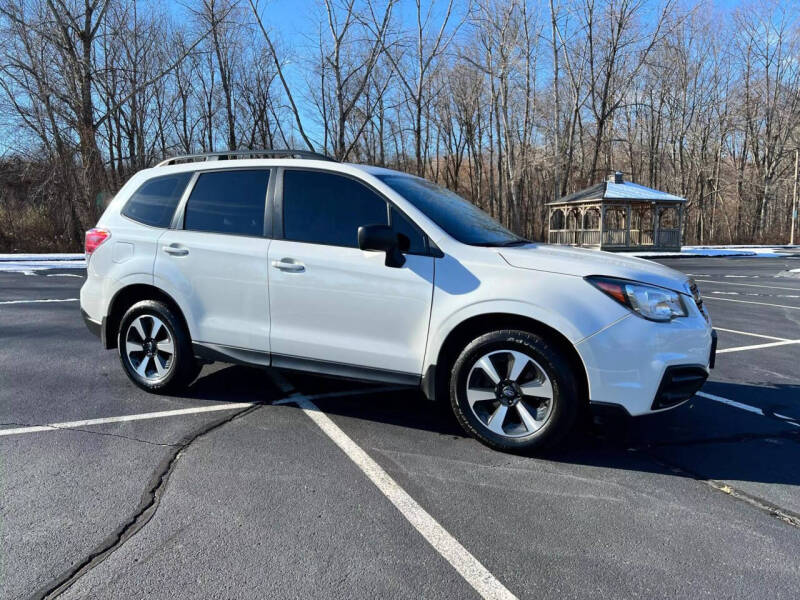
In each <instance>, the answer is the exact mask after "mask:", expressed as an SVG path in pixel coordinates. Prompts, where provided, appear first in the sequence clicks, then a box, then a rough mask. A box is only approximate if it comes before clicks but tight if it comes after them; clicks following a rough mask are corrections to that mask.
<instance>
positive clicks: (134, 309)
mask: <svg viewBox="0 0 800 600" xmlns="http://www.w3.org/2000/svg"><path fill="white" fill-rule="evenodd" d="M117 348H118V349H119V358H120V362H121V363H122V368H123V369H124V370H125V374H126V375H127V376H128V378H129V379H130V380H131V381H132V382H133V383H135V384H136V385H137V386H138V387H140V388H141V389H143V390H145V391H146V392H151V393H157V394H166V393H173V392H177V391H181V390H184V389H185V388H186V387H187V386H188V385H189V384H190V383H191V382H192V381H193V380H194V379H195V378H196V377H197V375H198V374H199V372H200V368H201V366H200V365H199V364H198V362H197V361H196V360H195V358H194V354H193V352H192V344H191V340H190V338H189V334H188V332H187V331H186V330H185V327H184V326H183V323H182V322H181V320H180V319H179V318H178V316H177V315H176V314H175V313H174V312H173V311H172V309H170V308H169V307H168V306H167V305H166V304H164V303H163V302H158V301H156V300H142V301H141V302H137V303H136V304H134V305H133V306H131V307H130V308H129V309H128V310H127V312H126V313H125V315H124V316H123V317H122V320H121V321H120V326H119V331H118V332H117Z"/></svg>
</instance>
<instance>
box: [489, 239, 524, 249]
mask: <svg viewBox="0 0 800 600" xmlns="http://www.w3.org/2000/svg"><path fill="white" fill-rule="evenodd" d="M530 243H531V242H530V240H524V239H522V238H520V239H518V240H509V241H507V242H500V243H499V244H495V246H499V247H501V248H507V247H508V246H524V245H526V244H530Z"/></svg>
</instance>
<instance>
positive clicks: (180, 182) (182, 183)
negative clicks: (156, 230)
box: [122, 173, 193, 227]
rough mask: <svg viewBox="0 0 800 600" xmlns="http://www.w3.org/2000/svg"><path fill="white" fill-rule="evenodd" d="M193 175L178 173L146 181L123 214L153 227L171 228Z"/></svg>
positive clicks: (128, 203)
mask: <svg viewBox="0 0 800 600" xmlns="http://www.w3.org/2000/svg"><path fill="white" fill-rule="evenodd" d="M192 175H193V173H176V174H175V175H165V176H163V177H155V178H153V179H150V180H149V181H146V182H145V183H143V184H142V185H141V187H140V188H139V189H138V190H136V191H135V192H134V193H133V195H132V196H131V197H130V199H129V200H128V202H127V203H126V204H125V208H123V209H122V214H123V215H125V216H126V217H128V218H129V219H133V220H134V221H138V222H139V223H144V224H145V225H150V226H151V227H169V224H170V223H171V222H172V215H173V214H174V213H175V207H176V206H178V202H179V201H180V199H181V196H182V195H183V191H184V190H185V189H186V184H187V183H189V179H191V178H192Z"/></svg>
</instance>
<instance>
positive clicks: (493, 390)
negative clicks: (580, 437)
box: [450, 329, 580, 452]
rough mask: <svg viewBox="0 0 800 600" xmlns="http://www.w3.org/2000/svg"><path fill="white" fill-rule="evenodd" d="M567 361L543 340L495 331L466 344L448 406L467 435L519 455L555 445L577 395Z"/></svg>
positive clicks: (575, 411)
mask: <svg viewBox="0 0 800 600" xmlns="http://www.w3.org/2000/svg"><path fill="white" fill-rule="evenodd" d="M576 379H577V378H576V376H575V373H574V372H573V366H572V363H571V362H570V361H569V360H568V359H567V357H566V356H565V355H564V353H563V351H561V350H560V349H559V348H558V347H557V346H555V345H554V344H552V343H550V342H549V341H548V340H547V339H546V338H544V337H542V336H540V335H537V334H534V333H530V332H526V331H518V330H510V329H508V330H502V331H494V332H491V333H487V334H485V335H482V336H480V337H479V338H477V339H476V340H474V341H473V342H471V343H470V344H468V345H467V346H466V347H465V348H464V350H463V351H462V352H461V354H460V355H459V357H458V358H457V359H456V362H455V365H454V367H453V371H452V374H451V376H450V402H451V405H452V408H453V412H454V413H455V416H456V419H457V420H458V422H459V423H460V424H461V426H462V427H463V428H464V430H465V431H466V432H467V433H469V434H470V435H472V436H474V437H475V438H477V439H478V440H479V441H481V442H482V443H484V444H486V445H487V446H490V447H492V448H495V449H498V450H503V451H510V452H523V451H530V450H536V449H543V448H547V447H551V446H553V445H555V444H557V443H558V442H559V441H561V439H562V438H563V437H564V436H565V435H566V434H567V433H568V432H569V431H570V430H571V429H572V427H573V425H574V423H575V418H576V416H577V414H578V408H579V406H580V394H579V388H578V385H577V381H576Z"/></svg>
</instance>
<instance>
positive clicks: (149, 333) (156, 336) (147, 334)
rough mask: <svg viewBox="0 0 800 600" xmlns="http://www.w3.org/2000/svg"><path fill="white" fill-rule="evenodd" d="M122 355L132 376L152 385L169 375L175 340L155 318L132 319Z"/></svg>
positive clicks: (146, 315)
mask: <svg viewBox="0 0 800 600" xmlns="http://www.w3.org/2000/svg"><path fill="white" fill-rule="evenodd" d="M125 353H126V354H127V355H128V362H130V364H131V365H132V366H133V367H134V368H135V370H136V374H137V375H139V377H142V378H144V379H145V380H146V381H149V382H152V383H156V382H158V381H160V380H162V379H164V378H165V377H167V375H169V373H170V370H171V369H172V368H173V366H174V365H175V360H174V359H175V341H174V340H173V338H172V335H171V334H170V332H169V329H167V327H166V326H165V325H164V322H163V321H162V320H161V319H159V318H158V317H156V316H155V315H150V314H146V313H145V314H143V315H140V316H138V317H136V318H135V319H134V320H133V321H132V322H131V324H130V325H129V326H128V331H127V332H126V334H125Z"/></svg>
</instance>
